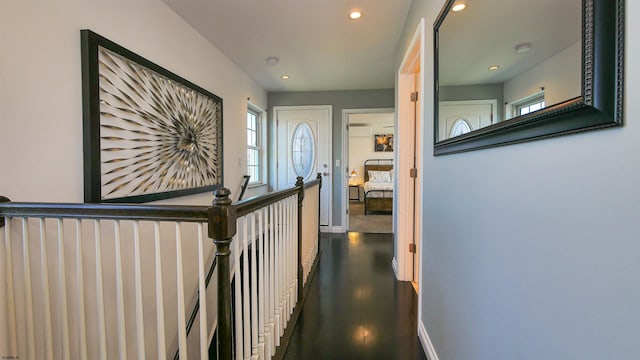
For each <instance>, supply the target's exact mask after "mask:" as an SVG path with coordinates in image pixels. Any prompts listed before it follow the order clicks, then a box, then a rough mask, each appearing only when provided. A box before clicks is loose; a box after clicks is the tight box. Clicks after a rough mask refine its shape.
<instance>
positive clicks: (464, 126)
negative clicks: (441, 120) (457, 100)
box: [449, 119, 471, 137]
mask: <svg viewBox="0 0 640 360" xmlns="http://www.w3.org/2000/svg"><path fill="white" fill-rule="evenodd" d="M470 131H471V126H469V123H468V122H467V120H465V119H458V120H456V122H454V123H453V126H452V127H451V133H450V134H449V137H456V136H460V135H463V134H466V133H468V132H470Z"/></svg>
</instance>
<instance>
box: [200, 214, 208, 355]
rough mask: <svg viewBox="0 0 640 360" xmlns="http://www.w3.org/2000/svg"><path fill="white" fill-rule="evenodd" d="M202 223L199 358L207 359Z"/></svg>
mask: <svg viewBox="0 0 640 360" xmlns="http://www.w3.org/2000/svg"><path fill="white" fill-rule="evenodd" d="M203 226H204V225H203V224H198V300H199V302H200V359H201V360H207V359H209V337H208V336H207V288H206V284H205V281H206V279H205V271H204V270H205V266H206V265H205V262H204V241H205V239H204V238H203V233H204V231H203Z"/></svg>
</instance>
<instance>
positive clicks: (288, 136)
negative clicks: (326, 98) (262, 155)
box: [273, 105, 332, 231]
mask: <svg viewBox="0 0 640 360" xmlns="http://www.w3.org/2000/svg"><path fill="white" fill-rule="evenodd" d="M331 111H332V107H331V105H322V106H276V107H274V109H273V112H274V119H275V120H276V128H277V134H278V135H277V144H278V155H277V158H278V164H277V168H278V177H277V189H278V190H282V189H286V188H289V187H292V186H294V185H295V183H296V177H298V176H302V177H303V178H304V181H305V182H306V181H310V180H313V179H315V178H316V176H317V174H318V173H321V174H322V190H321V191H320V226H321V230H323V231H328V230H329V229H328V227H329V225H330V223H329V221H330V219H331V176H330V175H331V171H330V170H331Z"/></svg>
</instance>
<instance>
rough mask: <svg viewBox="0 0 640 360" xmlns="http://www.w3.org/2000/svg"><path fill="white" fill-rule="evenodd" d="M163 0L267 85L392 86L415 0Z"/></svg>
mask: <svg viewBox="0 0 640 360" xmlns="http://www.w3.org/2000/svg"><path fill="white" fill-rule="evenodd" d="M163 1H164V2H165V3H166V4H167V5H168V6H169V7H171V8H172V9H173V10H174V11H175V12H176V13H177V14H178V15H180V16H181V17H182V18H183V19H185V20H186V21H187V22H188V23H189V24H191V25H192V26H193V27H194V28H195V29H196V30H197V31H198V32H200V33H201V34H202V35H203V36H204V37H205V38H207V39H208V40H209V41H210V42H211V43H212V44H213V45H215V46H216V47H217V48H218V49H219V50H220V51H221V52H222V53H224V54H225V55H226V56H227V57H229V58H230V59H231V61H233V62H234V63H235V64H236V65H238V66H239V67H240V68H241V69H242V70H244V71H245V72H246V73H248V74H249V76H251V77H252V78H253V79H254V80H256V81H257V82H258V83H259V84H260V85H262V86H263V87H264V88H265V89H266V90H267V91H319V90H355V89H386V88H393V87H394V79H395V75H394V73H395V71H394V51H395V47H396V44H397V42H398V39H399V37H400V33H401V32H402V28H403V26H404V22H405V19H406V16H407V12H408V10H409V6H410V5H411V1H412V0H367V1H364V0H206V1H205V0H163ZM356 8H357V9H360V10H361V11H362V13H363V16H362V18H360V19H359V20H355V21H354V20H351V19H349V18H348V14H349V12H350V10H351V9H356ZM269 56H276V57H278V58H279V59H280V62H279V63H278V64H277V65H275V66H272V65H269V64H268V63H267V61H266V59H267V57H269ZM282 74H288V75H290V79H289V80H286V81H285V80H282V79H281V78H280V76H281V75H282Z"/></svg>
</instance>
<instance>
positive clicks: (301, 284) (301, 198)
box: [296, 176, 304, 301]
mask: <svg viewBox="0 0 640 360" xmlns="http://www.w3.org/2000/svg"><path fill="white" fill-rule="evenodd" d="M296 187H298V188H299V189H298V301H300V300H301V299H302V289H303V288H304V269H303V268H302V203H303V201H304V181H303V180H302V176H298V177H297V178H296Z"/></svg>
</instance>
